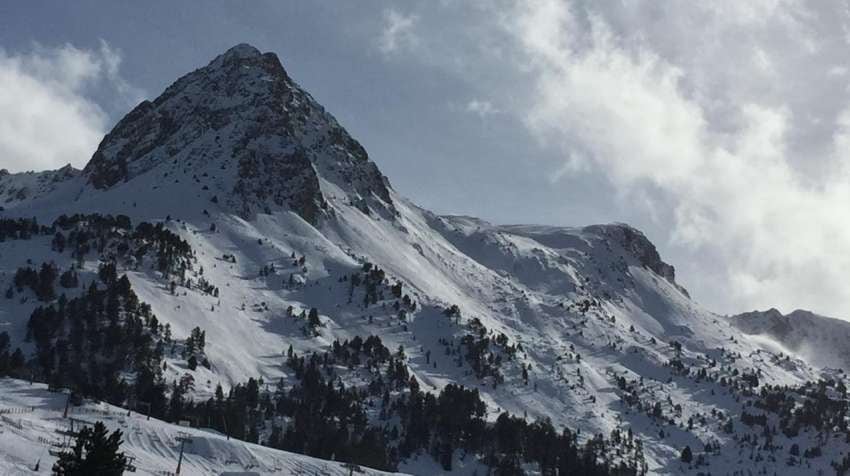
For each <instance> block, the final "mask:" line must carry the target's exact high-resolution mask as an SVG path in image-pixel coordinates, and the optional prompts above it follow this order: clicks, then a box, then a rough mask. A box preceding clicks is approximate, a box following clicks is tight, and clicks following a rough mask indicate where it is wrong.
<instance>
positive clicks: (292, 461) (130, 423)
mask: <svg viewBox="0 0 850 476" xmlns="http://www.w3.org/2000/svg"><path fill="white" fill-rule="evenodd" d="M66 399H67V395H65V394H62V393H54V392H49V391H47V388H46V386H45V385H42V384H33V385H30V384H29V383H28V382H25V381H22V380H13V379H7V378H4V379H0V474H3V475H8V476H16V475H29V474H49V473H50V468H51V467H52V466H53V463H54V462H55V461H56V458H55V457H53V456H51V454H50V452H49V451H50V449H57V448H61V447H62V443H63V441H64V439H66V437H65V436H63V435H61V434H58V433H57V432H56V431H57V430H67V429H68V428H69V424H70V423H69V421H70V420H68V419H65V418H63V411H64V408H65V401H66ZM69 416H70V417H71V418H72V419H74V420H75V423H74V424H75V425H80V424H82V425H88V426H90V425H93V424H94V422H96V421H102V422H104V424H105V425H106V426H107V428H108V429H109V431H114V430H116V429H119V430H121V432H122V433H123V440H124V444H123V445H122V446H121V449H122V451H123V452H124V453H125V454H126V455H127V456H130V457H133V458H135V461H134V462H133V465H134V466H136V468H137V471H136V474H141V475H157V476H161V475H168V474H173V473H174V471H175V470H176V468H177V459H178V456H179V453H180V442H179V441H178V440H177V439H176V438H177V437H178V436H180V435H181V434H185V435H188V436H189V437H190V438H191V440H192V442H191V443H188V444H186V446H185V448H184V457H183V463H182V467H181V472H180V474H181V475H208V474H221V473H227V472H229V473H234V474H246V475H247V474H304V475H307V474H323V475H340V476H345V475H348V474H349V469H348V468H347V467H344V466H343V464H341V463H336V462H332V461H323V460H319V459H316V458H310V457H308V456H303V455H297V454H293V453H287V452H284V451H278V450H274V449H271V448H266V447H263V446H260V445H255V444H251V443H245V442H243V441H239V440H235V439H227V438H226V437H225V436H224V435H221V434H219V433H217V432H214V431H211V430H204V429H200V428H187V427H182V426H177V425H171V424H168V423H165V422H162V421H158V420H156V419H151V420H148V419H146V418H145V417H144V415H140V414H138V413H135V412H130V413H129V415H128V411H127V410H125V409H122V408H117V407H113V406H111V405H108V404H105V403H93V402H86V403H85V404H84V405H82V406H79V407H74V406H72V407H71V411H70V414H69ZM37 462H39V470H38V471H34V468H35V465H36V463H37ZM361 470H362V471H363V472H362V473H360V474H374V475H379V474H388V473H383V472H380V471H373V470H370V469H368V468H361Z"/></svg>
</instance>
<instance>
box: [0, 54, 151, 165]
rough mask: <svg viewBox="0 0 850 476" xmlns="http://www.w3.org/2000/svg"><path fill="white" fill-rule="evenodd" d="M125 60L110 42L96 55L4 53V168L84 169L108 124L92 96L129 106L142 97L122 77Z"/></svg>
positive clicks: (0, 98)
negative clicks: (111, 98)
mask: <svg viewBox="0 0 850 476" xmlns="http://www.w3.org/2000/svg"><path fill="white" fill-rule="evenodd" d="M121 59H122V57H121V53H120V52H119V51H117V50H115V49H114V48H112V47H110V45H109V44H108V43H107V42H105V41H101V42H100V46H99V48H98V49H95V50H88V49H79V48H77V47H75V46H73V45H70V44H65V45H62V46H58V47H44V46H41V45H34V46H33V47H32V48H31V49H30V50H29V51H24V52H20V51H19V52H11V51H7V50H5V49H3V48H0V85H2V87H0V168H7V169H10V170H12V171H24V170H43V169H48V168H57V167H60V166H63V165H65V164H68V163H70V164H72V165H74V166H77V167H81V166H82V165H84V164H85V163H86V161H87V160H88V159H89V158H90V157H91V154H92V153H93V152H94V150H95V149H96V148H97V144H98V142H100V140H101V139H102V138H103V135H104V134H105V132H106V128H107V126H108V125H109V124H108V123H109V120H108V119H109V118H108V117H107V114H106V113H105V112H104V110H103V108H101V106H99V105H98V103H97V102H96V101H95V100H94V99H93V98H92V95H93V94H94V93H95V92H97V94H103V92H104V90H106V91H112V92H113V93H114V95H115V96H117V97H119V98H120V100H121V101H123V102H126V103H127V104H128V105H129V104H134V103H135V102H137V101H138V100H139V99H140V97H141V92H140V91H139V90H137V89H135V88H134V87H133V86H131V85H130V84H129V83H128V82H127V81H126V80H124V79H123V78H122V77H121V75H120V65H121ZM96 90H97V91H96Z"/></svg>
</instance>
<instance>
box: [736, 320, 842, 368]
mask: <svg viewBox="0 0 850 476" xmlns="http://www.w3.org/2000/svg"><path fill="white" fill-rule="evenodd" d="M731 320H732V323H733V325H734V326H735V327H736V328H738V329H739V330H740V331H741V332H743V333H745V334H747V335H752V336H758V337H764V338H767V339H768V340H769V342H770V341H772V342H773V343H775V344H777V347H776V349H777V350H778V351H779V352H784V353H786V354H790V355H795V356H798V357H800V358H802V359H804V360H805V361H806V362H809V363H811V364H812V365H816V366H819V367H829V368H835V369H848V368H850V348H848V346H847V342H850V323H848V322H847V321H842V320H840V319H833V318H829V317H824V316H819V315H817V314H814V313H812V312H809V311H803V310H800V309H798V310H796V311H793V312H791V313H789V314H786V315H783V314H782V313H781V312H779V311H777V310H776V309H769V310H767V311H763V312H761V311H752V312H747V313H744V314H739V315H736V316H732V317H731Z"/></svg>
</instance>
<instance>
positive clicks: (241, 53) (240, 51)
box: [221, 43, 273, 58]
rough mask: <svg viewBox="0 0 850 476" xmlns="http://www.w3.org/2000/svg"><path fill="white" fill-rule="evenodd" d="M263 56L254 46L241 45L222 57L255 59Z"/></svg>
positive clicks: (226, 52)
mask: <svg viewBox="0 0 850 476" xmlns="http://www.w3.org/2000/svg"><path fill="white" fill-rule="evenodd" d="M271 54H273V53H271ZM261 55H262V53H261V52H260V50H258V49H257V48H255V47H254V46H253V45H249V44H248V43H239V44H238V45H236V46H234V47H232V48H230V49H229V50H227V51H225V52H224V54H223V55H221V56H222V57H223V58H254V57H257V56H261Z"/></svg>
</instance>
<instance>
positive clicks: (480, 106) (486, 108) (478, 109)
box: [464, 99, 501, 119]
mask: <svg viewBox="0 0 850 476" xmlns="http://www.w3.org/2000/svg"><path fill="white" fill-rule="evenodd" d="M464 110H465V111H466V112H468V113H470V114H475V115H477V116H478V117H480V118H482V119H484V118H486V117H487V116H492V115H493V114H499V112H501V111H499V109H497V108H496V106H494V105H493V103H491V102H490V101H486V100H481V99H472V100H470V101H469V102H467V103H466V106H465V107H464Z"/></svg>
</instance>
